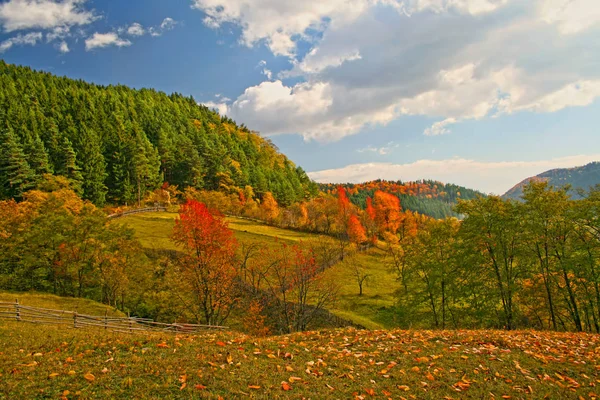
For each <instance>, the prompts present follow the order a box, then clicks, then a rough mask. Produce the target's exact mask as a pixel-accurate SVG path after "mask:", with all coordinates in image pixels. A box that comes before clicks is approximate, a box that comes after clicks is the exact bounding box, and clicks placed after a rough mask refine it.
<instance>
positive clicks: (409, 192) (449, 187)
mask: <svg viewBox="0 0 600 400" xmlns="http://www.w3.org/2000/svg"><path fill="white" fill-rule="evenodd" d="M337 186H339V185H334V184H319V188H320V189H321V190H322V191H324V192H327V193H335V191H336V187H337ZM341 186H343V187H344V188H346V190H347V192H348V198H349V199H350V201H351V202H352V203H353V204H355V205H357V206H358V207H360V208H361V209H365V207H366V203H367V197H371V198H372V197H373V194H374V193H375V191H376V190H381V191H383V192H386V193H391V194H393V195H395V196H397V197H398V198H399V199H400V203H401V204H402V208H403V209H404V210H410V211H413V212H418V213H419V214H423V215H428V216H430V217H433V218H446V217H455V216H457V215H458V214H456V212H455V211H454V209H453V208H454V206H455V205H456V204H457V202H458V200H459V199H462V200H471V199H474V198H476V197H478V196H484V197H485V194H483V193H481V192H478V191H476V190H472V189H467V188H465V187H463V186H458V185H454V184H448V183H442V182H437V181H432V180H422V181H415V182H402V181H386V180H381V179H378V180H375V181H370V182H364V183H358V184H353V183H346V184H342V185H341Z"/></svg>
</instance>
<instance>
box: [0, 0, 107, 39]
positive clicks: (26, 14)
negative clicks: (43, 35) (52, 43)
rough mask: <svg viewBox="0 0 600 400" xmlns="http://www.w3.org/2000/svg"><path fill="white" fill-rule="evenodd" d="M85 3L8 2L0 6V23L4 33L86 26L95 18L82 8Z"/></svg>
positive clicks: (79, 0) (70, 0) (80, 0)
mask: <svg viewBox="0 0 600 400" xmlns="http://www.w3.org/2000/svg"><path fill="white" fill-rule="evenodd" d="M85 2H86V0H63V1H58V0H9V1H7V2H4V3H2V4H0V23H1V24H2V26H3V27H4V30H5V31H6V32H13V31H17V30H23V29H52V28H56V27H71V26H75V25H86V24H89V23H91V22H92V21H93V20H94V19H95V16H94V14H93V13H92V12H91V11H87V10H85V9H84V8H83V5H84V3H85Z"/></svg>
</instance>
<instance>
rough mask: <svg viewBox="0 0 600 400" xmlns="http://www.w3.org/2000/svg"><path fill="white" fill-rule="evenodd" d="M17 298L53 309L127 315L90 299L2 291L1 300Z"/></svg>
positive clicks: (33, 305)
mask: <svg viewBox="0 0 600 400" xmlns="http://www.w3.org/2000/svg"><path fill="white" fill-rule="evenodd" d="M15 300H19V304H20V305H23V306H30V307H38V308H48V309H52V310H65V311H77V312H78V313H80V314H87V315H98V316H103V315H104V313H105V312H106V313H108V315H111V316H125V314H123V313H122V312H120V311H118V310H116V309H114V308H112V307H109V306H107V305H105V304H101V303H97V302H95V301H93V300H89V299H82V298H74V297H60V296H55V295H53V294H48V293H36V292H27V293H22V292H7V291H1V292H0V301H1V302H9V303H14V302H15Z"/></svg>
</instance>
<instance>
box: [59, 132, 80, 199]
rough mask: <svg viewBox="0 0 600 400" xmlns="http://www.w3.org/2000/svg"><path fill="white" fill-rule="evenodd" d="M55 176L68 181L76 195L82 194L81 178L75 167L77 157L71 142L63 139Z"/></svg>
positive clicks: (76, 166)
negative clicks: (62, 177) (60, 176)
mask: <svg viewBox="0 0 600 400" xmlns="http://www.w3.org/2000/svg"><path fill="white" fill-rule="evenodd" d="M56 174H57V175H62V176H64V177H65V178H67V179H68V180H69V182H70V183H71V185H72V188H73V190H74V191H75V193H77V194H81V193H82V190H83V189H82V184H83V176H82V175H81V169H80V168H79V166H78V165H77V156H76V154H75V150H73V145H72V144H71V141H70V140H69V139H68V138H66V137H63V139H62V141H61V143H60V161H59V165H58V167H57V169H56Z"/></svg>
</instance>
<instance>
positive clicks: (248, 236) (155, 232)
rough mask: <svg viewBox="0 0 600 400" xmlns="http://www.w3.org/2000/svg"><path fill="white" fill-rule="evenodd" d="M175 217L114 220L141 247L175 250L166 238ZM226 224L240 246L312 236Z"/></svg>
mask: <svg viewBox="0 0 600 400" xmlns="http://www.w3.org/2000/svg"><path fill="white" fill-rule="evenodd" d="M176 217H177V213H171V212H155V213H144V214H134V215H129V216H127V217H123V218H120V219H118V220H116V221H117V222H123V223H126V224H127V225H129V226H130V227H131V228H133V229H135V232H136V237H137V238H138V239H139V240H140V242H141V243H142V245H143V246H144V247H147V248H151V249H169V250H177V247H176V246H175V244H174V243H173V242H172V241H171V239H170V236H171V233H172V231H173V226H174V224H175V218H176ZM227 222H228V223H229V227H230V228H231V229H232V230H233V231H234V234H235V237H236V238H237V239H238V240H239V241H240V242H241V243H247V242H253V241H254V242H263V243H265V244H273V243H274V240H275V238H278V239H279V240H282V241H285V242H288V243H291V242H297V241H300V240H308V239H310V238H311V237H314V235H311V234H309V233H304V232H296V231H291V230H287V229H280V228H275V227H273V226H268V225H266V224H263V223H261V222H256V221H252V220H248V219H243V218H235V217H227Z"/></svg>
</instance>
